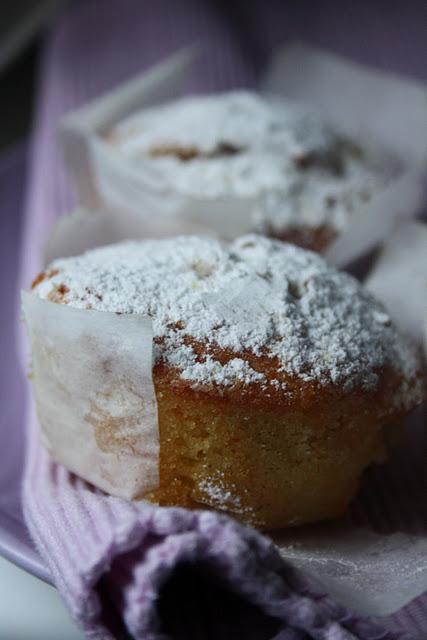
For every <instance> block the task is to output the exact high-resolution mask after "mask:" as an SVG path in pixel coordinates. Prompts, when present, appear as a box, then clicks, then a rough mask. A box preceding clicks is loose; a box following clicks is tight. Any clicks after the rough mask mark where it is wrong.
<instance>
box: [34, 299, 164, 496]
mask: <svg viewBox="0 0 427 640" xmlns="http://www.w3.org/2000/svg"><path fill="white" fill-rule="evenodd" d="M22 305H23V310H24V314H25V321H26V324H27V327H28V331H29V335H30V339H31V348H32V378H33V380H32V382H33V388H34V392H35V393H34V395H35V398H36V405H37V413H38V417H39V420H40V425H41V426H42V434H43V440H44V444H45V445H46V446H47V448H48V449H49V450H50V451H51V453H52V455H53V457H54V459H55V460H56V461H57V462H60V463H62V464H64V465H65V466H66V467H67V468H68V469H70V470H71V471H74V472H75V473H77V474H78V475H79V476H82V477H83V478H84V479H85V480H88V481H89V482H91V483H93V484H94V485H96V486H98V487H100V488H101V489H104V490H105V491H107V492H108V493H112V494H114V495H118V496H120V497H122V498H127V499H131V498H136V497H138V496H139V497H141V496H142V495H143V494H144V493H146V492H147V491H150V490H152V489H155V488H157V487H158V482H159V474H158V467H159V465H158V460H159V432H158V421H157V403H156V397H155V393H154V386H153V381H152V375H151V371H152V327H151V321H150V320H149V318H145V317H142V316H138V315H118V314H115V313H103V312H99V311H93V310H86V309H83V310H82V309H74V308H72V307H69V306H68V305H65V304H55V303H53V302H48V301H46V300H41V299H40V298H39V297H38V296H36V295H34V294H31V293H26V292H23V293H22Z"/></svg>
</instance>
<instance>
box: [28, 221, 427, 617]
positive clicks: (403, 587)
mask: <svg viewBox="0 0 427 640" xmlns="http://www.w3.org/2000/svg"><path fill="white" fill-rule="evenodd" d="M128 229H129V228H128V227H126V229H124V227H123V226H122V225H119V227H117V226H115V224H114V217H113V218H109V217H108V216H103V215H100V214H97V213H93V212H92V213H87V212H84V211H76V212H74V213H73V214H72V215H70V216H66V217H64V218H62V219H60V220H59V222H58V224H57V225H56V227H55V229H54V230H53V232H52V234H51V237H50V239H49V242H48V253H49V260H51V259H54V258H56V257H60V256H65V255H75V254H77V253H79V252H80V251H81V250H84V249H89V248H91V247H93V246H98V245H99V244H102V241H104V242H116V241H119V240H121V239H122V237H123V234H124V235H125V236H126V231H127V230H128ZM425 231H426V226H425V225H422V224H420V223H405V224H404V225H402V226H401V227H400V228H399V229H398V230H397V231H396V233H395V235H393V236H392V237H391V238H390V240H389V242H388V243H387V244H386V245H385V248H384V251H383V254H382V258H381V259H380V260H379V262H378V265H377V266H376V267H375V269H374V271H373V273H372V275H371V277H370V278H369V279H368V282H369V286H370V287H371V288H372V289H374V290H375V293H376V294H377V296H378V297H380V298H381V297H382V298H383V299H384V301H385V303H386V304H387V303H389V302H390V298H389V294H388V292H393V288H394V287H395V285H396V282H397V280H396V278H397V277H398V276H397V272H398V273H399V274H400V270H401V269H403V272H404V269H405V261H406V260H408V259H409V258H410V264H411V265H412V267H410V268H409V270H408V271H407V276H406V278H404V279H403V280H399V284H398V286H397V289H398V292H399V300H398V304H397V318H398V322H399V323H400V325H401V327H402V329H403V330H405V331H406V332H409V333H411V334H412V335H414V336H418V337H419V336H420V335H421V326H422V317H421V315H418V311H417V309H419V308H420V307H418V306H416V305H415V306H414V307H413V312H412V311H410V313H409V315H408V316H406V315H405V313H401V314H400V315H399V313H398V312H399V311H400V310H401V309H405V308H409V307H411V305H412V303H413V301H414V299H421V294H422V292H424V288H423V287H424V286H425V284H426V282H425V280H426V278H425V276H426V277H427V271H426V269H425V259H426V252H425V244H424V242H425V237H426V236H425ZM399 277H400V276H399ZM416 283H417V284H416ZM258 284H259V289H258V295H256V296H255V297H253V298H251V299H248V298H247V295H246V293H245V290H244V289H242V288H241V287H239V286H236V287H233V288H230V290H227V291H223V292H221V293H220V294H219V295H217V294H213V295H212V296H211V298H210V301H211V303H212V305H213V306H215V305H217V304H218V305H221V313H223V311H224V309H225V308H226V309H227V310H228V312H229V313H230V315H231V317H233V313H234V312H233V308H234V307H235V306H236V305H244V306H245V309H246V310H247V313H248V314H254V315H256V314H257V313H262V309H263V300H264V298H265V296H266V295H268V289H266V288H265V287H264V286H263V282H262V281H261V282H260V283H258ZM409 284H410V286H409ZM207 295H208V294H207ZM208 297H209V296H208ZM27 300H28V301H29V303H30V304H31V305H33V306H34V308H35V309H36V311H35V312H34V313H33V312H32V311H31V315H30V313H29V312H28V311H27V307H28V304H27ZM24 304H25V305H26V315H27V317H30V318H31V322H34V323H35V327H36V330H37V331H38V332H39V333H40V332H41V340H42V343H43V342H46V343H47V342H48V337H49V338H52V336H53V338H52V339H54V340H55V341H56V342H59V344H60V348H62V353H63V357H64V358H69V354H70V353H72V351H70V349H65V347H64V331H65V335H66V336H67V335H68V333H69V334H70V339H71V340H74V339H75V338H76V337H78V336H79V335H80V334H81V330H82V328H83V327H84V328H85V329H86V328H87V329H88V331H89V334H90V335H92V336H93V337H94V339H98V338H99V335H100V333H101V338H102V341H103V342H102V349H105V347H104V338H103V336H102V334H103V333H104V332H103V331H101V332H100V326H101V325H100V324H99V322H98V319H97V318H98V317H102V316H106V317H108V318H110V319H109V320H106V323H107V325H108V326H110V323H111V331H112V336H114V338H115V339H117V338H118V336H120V340H121V339H122V337H123V336H124V335H127V339H126V340H127V342H126V345H124V346H123V349H126V348H127V345H128V346H129V350H130V351H131V354H130V355H131V356H132V355H133V356H134V357H135V358H137V359H138V366H139V369H138V370H136V371H135V379H138V380H139V379H141V380H147V379H148V378H150V380H149V384H150V386H149V389H148V391H147V397H148V395H149V392H151V391H152V382H151V377H150V376H151V359H149V356H148V353H147V350H148V349H149V346H148V335H146V336H145V338H142V335H141V330H142V329H143V323H144V319H143V318H139V317H137V316H117V315H116V314H108V313H106V314H103V313H99V312H94V311H90V312H89V311H78V310H73V309H70V308H66V307H65V306H64V305H56V304H53V303H48V302H45V301H41V300H39V299H38V298H36V296H33V295H31V294H24ZM52 307H53V308H54V309H52V314H53V315H52V314H51V313H50V312H49V313H48V318H46V319H45V317H44V314H45V311H44V310H45V308H49V309H50V308H52ZM391 310H392V312H393V311H394V309H393V305H392V308H391ZM57 313H58V314H67V315H66V316H65V315H61V317H59V316H58V315H57ZM70 313H71V314H73V315H74V314H78V316H79V320H78V321H77V319H76V321H75V323H74V321H73V324H72V325H71V326H70V328H69V329H68V328H67V325H68V322H69V318H70V317H71V315H69V314H70ZM412 313H413V316H412ZM392 315H393V313H392ZM89 317H90V318H92V319H93V323H91V324H90V326H88V322H90V321H88V318H89ZM33 318H35V320H33ZM76 318H77V316H76ZM132 318H133V319H134V324H132ZM399 318H400V320H399ZM408 318H411V320H410V321H409V324H408V323H407V321H408ZM27 322H28V320H27ZM122 323H126V326H125V324H122ZM128 323H129V324H128ZM141 323H142V324H141ZM29 324H30V323H29ZM74 324H76V329H77V330H76V331H75V330H74ZM64 327H65V328H64ZM411 327H413V330H412V329H411ZM30 330H31V333H33V329H32V327H31V325H30ZM55 336H56V338H55ZM146 339H147V342H145V340H146ZM105 340H106V341H107V346H106V351H107V353H110V349H111V343H108V338H105ZM141 340H143V341H144V344H142V343H141ZM61 345H62V346H61ZM121 349H122V347H120V349H119V351H120V350H121ZM138 350H139V351H138ZM81 351H82V350H81V347H80V349H79V353H80V352H81ZM114 353H116V348H115V347H114ZM139 353H141V355H139ZM144 354H145V355H144ZM127 356H128V351H126V352H125V355H124V356H123V357H126V359H127ZM82 357H83V360H80V362H79V364H78V365H77V364H76V369H75V376H80V378H77V377H76V378H75V384H76V387H78V390H79V391H78V392H79V394H80V395H81V393H82V390H84V391H83V392H84V394H85V395H86V390H85V389H86V377H87V378H88V384H89V387H88V388H89V389H90V388H91V387H92V388H93V387H94V384H93V381H92V379H91V375H90V374H89V372H88V373H87V376H86V374H84V377H82V375H81V374H82V371H83V369H84V362H85V360H84V359H85V358H88V359H89V358H90V357H91V354H90V353H86V355H85V354H84V353H83V355H82ZM143 358H145V359H143ZM65 362H66V363H67V366H68V360H65ZM128 362H130V360H129V361H128ZM42 364H43V363H42ZM43 366H44V364H43ZM91 366H92V365H91ZM95 366H96V363H95ZM89 369H90V367H88V370H89ZM126 370H128V368H127V369H126ZM34 372H35V378H34V384H36V385H37V384H38V383H37V377H38V376H37V367H36V364H34ZM71 373H72V374H73V372H71ZM62 374H63V376H64V380H63V382H64V385H65V383H67V385H68V386H69V369H67V370H64V371H63V372H62ZM45 375H46V377H47V376H49V379H46V380H45V381H44V382H43V381H42V383H41V384H42V386H41V387H38V388H36V393H37V395H39V396H40V397H45V396H47V397H49V392H50V389H49V385H50V384H51V382H50V377H51V372H50V370H49V371H48V370H46V369H45ZM73 375H74V374H73ZM57 376H58V381H59V382H60V381H61V377H60V376H59V373H58V372H57ZM55 393H56V391H55ZM54 395H55V394H54ZM143 395H145V391H144V394H143ZM131 400H132V399H131ZM83 401H84V402H85V403H86V406H87V404H88V398H83ZM64 402H65V400H64ZM43 404H44V402H43ZM53 404H54V403H53V400H47V401H46V405H47V410H48V411H50V410H52V412H53V413H52V415H53V416H56V415H57V419H56V418H54V420H53V421H52V422H51V425H50V428H49V434H51V435H50V436H49V437H48V438H47V440H48V444H49V442H51V443H54V444H55V446H60V448H61V450H62V451H63V452H64V456H65V455H66V454H67V452H68V447H66V446H65V444H66V436H65V435H64V434H62V435H61V434H59V436H58V435H57V434H56V431H57V430H58V426H60V425H63V426H64V429H66V428H67V426H68V424H66V423H64V422H63V418H62V416H63V413H64V409H63V407H62V406H61V405H60V404H58V405H57V406H52V405H53ZM80 404H81V401H80V400H79V403H76V407H75V410H76V416H71V425H70V433H69V436H68V437H69V438H70V440H72V443H71V444H70V446H69V452H70V453H69V455H70V456H71V457H72V456H76V458H77V456H78V457H79V459H78V464H77V465H76V466H73V464H72V460H71V462H70V461H69V460H70V458H69V457H63V458H62V457H61V458H59V457H58V460H59V461H60V462H63V463H64V464H65V465H66V466H69V467H70V468H74V469H75V470H76V471H77V473H78V474H79V475H82V476H83V477H85V478H86V479H88V480H90V481H92V482H93V483H94V484H97V485H98V486H99V477H98V475H97V476H96V477H94V476H93V475H90V474H91V473H93V469H92V466H91V465H92V462H91V460H90V456H91V455H95V456H96V457H98V456H101V455H104V454H102V453H101V452H99V451H98V450H97V445H96V443H94V436H93V429H92V427H90V426H89V425H84V423H83V426H82V425H81V424H80V425H79V424H77V421H82V415H83V414H84V413H85V412H84V411H81V412H80V413H79V412H78V407H79V406H80ZM129 406H130V408H131V410H132V408H133V405H132V403H131V402H130V403H129ZM39 411H40V409H39ZM139 411H140V409H139V408H138V416H140V413H139ZM68 414H69V407H68V408H66V410H65V414H64V415H65V416H67V415H68ZM40 417H41V419H42V414H40ZM74 417H76V418H77V419H76V420H75V422H74ZM83 417H84V415H83ZM424 418H425V413H423V411H422V410H421V411H419V412H418V414H417V415H415V416H413V417H412V418H411V421H412V428H414V427H422V426H423V422H422V421H423V420H424ZM149 419H150V420H153V421H154V420H156V416H155V415H154V414H151V415H150V416H149ZM146 428H147V427H146ZM150 429H151V431H150V430H149V437H148V439H147V440H146V442H148V443H150V442H151V443H152V444H151V447H152V453H153V455H152V456H151V457H150V458H149V459H147V460H143V461H141V460H140V459H139V456H138V460H137V461H136V462H135V461H134V460H133V462H134V463H135V465H138V464H139V465H140V466H139V470H138V471H135V476H132V478H131V481H130V483H129V487H130V489H131V490H132V481H133V479H134V478H135V477H137V478H139V480H141V474H142V473H144V471H143V469H144V465H145V464H147V468H148V471H147V474H148V475H150V473H151V474H152V477H153V480H154V477H155V467H156V463H155V459H156V456H155V455H154V452H156V454H157V452H158V428H157V422H156V426H155V427H154V426H153V423H150ZM55 437H58V438H59V445H57V443H56V441H54V440H53V438H55ZM82 437H83V438H85V440H82V439H81V438H82ZM50 438H52V439H50ZM150 438H151V440H150ZM82 441H84V442H87V445H88V449H87V451H86V453H84V456H83V457H84V460H85V467H86V466H87V468H88V473H87V474H86V475H85V474H84V473H82V471H81V461H80V457H82V447H81V442H82ZM73 447H74V450H73ZM144 448H145V444H144ZM105 460H107V461H108V463H110V459H109V458H108V456H107V458H105ZM129 460H130V462H132V457H130V458H129ZM121 461H122V462H123V467H124V468H122V467H119V466H117V467H114V469H113V473H114V474H117V476H116V477H117V478H122V477H123V473H125V474H126V473H130V470H129V469H127V468H126V465H127V462H126V463H125V462H124V458H123V459H122V460H121ZM119 463H120V460H114V464H119ZM135 469H137V467H136V466H135ZM120 484H122V480H120ZM153 484H154V483H153ZM105 488H106V490H107V491H110V492H111V493H114V494H118V491H117V487H116V486H111V487H110V488H109V487H107V486H106V485H105ZM134 489H135V487H134ZM143 490H144V491H145V490H147V486H144V489H143ZM136 491H138V489H136ZM122 495H124V494H122ZM124 497H132V495H131V494H130V493H129V494H128V495H126V496H124ZM273 540H274V542H275V544H276V545H277V546H278V548H279V551H280V553H281V554H282V556H283V557H284V558H286V559H287V560H289V561H290V562H291V563H292V564H294V565H295V566H296V567H297V568H299V569H301V571H302V572H303V573H305V574H306V575H307V576H308V577H309V578H310V579H311V580H312V581H313V584H314V586H315V587H316V588H317V589H318V590H320V591H325V592H328V593H329V594H331V596H333V597H334V598H335V599H336V600H337V601H339V602H341V603H342V604H344V605H346V606H348V607H350V608H351V609H352V610H355V611H358V612H359V613H361V614H364V615H387V614H390V613H393V612H394V611H396V610H398V609H399V608H401V607H403V606H404V605H405V604H407V603H408V602H409V601H410V600H412V599H413V598H415V597H417V596H418V595H420V594H421V593H423V592H424V591H425V590H426V589H427V536H425V535H411V534H408V533H404V532H399V533H396V534H379V533H375V532H373V531H371V530H367V529H360V528H358V527H355V526H351V525H345V524H344V523H337V524H333V525H314V526H312V527H306V528H304V529H303V530H301V529H299V530H292V529H291V530H287V531H284V532H277V533H276V534H274V535H273Z"/></svg>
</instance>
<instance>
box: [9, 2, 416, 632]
mask: <svg viewBox="0 0 427 640" xmlns="http://www.w3.org/2000/svg"><path fill="white" fill-rule="evenodd" d="M177 6H178V3H176V2H174V1H173V0H157V1H156V2H155V3H154V2H145V1H144V2H140V1H136V0H121V1H119V0H89V1H86V2H85V3H82V4H81V5H76V6H74V7H72V8H71V9H70V10H69V11H68V13H67V14H66V15H65V16H63V17H62V18H61V19H60V20H59V21H58V23H57V24H56V25H55V28H54V29H53V30H52V32H51V34H50V35H49V37H48V40H47V44H46V49H45V55H44V61H43V66H42V75H41V89H40V99H39V105H38V112H37V117H36V123H35V131H34V144H33V151H32V156H31V161H30V179H29V185H28V192H27V206H26V219H25V234H24V240H23V251H22V258H23V265H22V281H23V284H24V286H27V285H28V283H29V281H30V279H31V277H32V276H33V275H34V273H35V272H36V270H37V267H38V266H39V264H40V253H41V248H42V245H43V242H44V239H45V238H46V234H47V231H48V228H49V227H50V225H51V224H52V223H53V222H54V220H55V219H56V217H57V216H58V215H59V214H61V213H63V212H65V211H66V210H67V209H68V208H69V206H70V204H71V202H72V197H71V194H70V190H69V184H68V180H67V176H66V172H65V170H64V167H63V164H62V159H61V157H60V154H59V152H58V149H57V146H56V140H55V127H56V124H57V121H58V118H59V117H60V116H61V115H62V114H63V113H65V112H66V111H67V110H69V109H71V108H74V107H76V106H78V105H79V104H81V103H83V102H84V101H86V100H87V99H89V98H91V97H93V96H94V95H97V94H98V93H100V92H102V91H103V90H105V89H107V88H108V87H109V86H112V85H114V84H115V83H117V82H118V81H120V80H122V79H125V78H126V77H128V76H130V75H131V74H133V73H135V72H138V71H141V70H142V69H143V68H146V67H147V66H149V65H150V64H152V63H153V62H155V61H157V60H158V59H160V58H161V57H163V56H165V55H167V54H169V53H172V52H173V51H174V50H176V49H177V48H178V47H180V46H183V45H185V44H189V43H191V42H192V41H194V40H195V39H200V38H202V39H203V40H204V42H205V46H206V53H205V55H204V56H203V58H202V59H201V60H200V62H199V64H198V66H197V68H196V70H195V74H194V77H193V79H192V82H191V83H190V86H189V89H195V88H197V89H198V90H202V91H207V90H212V89H226V88H229V87H233V86H238V85H246V86H248V85H249V86H250V85H251V84H253V83H254V80H255V72H256V69H257V64H256V62H255V61H254V60H253V59H252V58H251V56H252V54H251V53H250V52H251V51H252V49H251V48H250V46H249V45H250V44H251V42H252V43H253V42H254V38H251V37H250V33H251V31H250V29H249V27H250V25H248V24H246V27H247V30H246V32H245V33H246V36H245V37H242V38H240V39H239V38H237V37H236V31H235V29H236V27H235V24H234V23H233V22H231V26H230V23H227V22H225V21H224V20H223V16H222V14H221V11H220V9H219V8H218V7H220V6H223V5H222V3H218V7H217V8H216V9H212V8H210V6H209V5H208V4H203V3H201V2H200V1H199V0H182V1H181V2H180V3H179V9H177ZM251 11H252V10H251ZM248 15H249V14H248ZM250 15H251V16H252V13H251V14H250ZM270 27H272V24H270ZM272 32H274V29H273V28H272ZM256 35H257V37H258V34H256ZM28 427H29V455H28V460H27V465H26V473H25V482H24V493H23V502H24V510H25V516H26V520H27V523H28V526H29V529H30V532H31V534H32V537H33V539H34V541H35V542H36V544H37V547H38V548H39V550H40V553H41V554H42V555H43V557H44V559H45V560H46V562H47V564H48V566H49V569H50V571H51V573H52V576H53V578H54V581H55V583H56V585H57V586H58V588H59V590H60V591H61V593H62V595H63V597H64V598H65V600H66V602H67V603H68V605H69V607H70V610H71V612H72V614H73V616H74V618H75V619H76V620H77V622H78V623H79V624H80V625H81V626H82V628H84V630H85V632H86V635H87V637H89V638H104V639H108V638H112V637H122V635H123V634H124V633H125V630H126V629H127V631H128V632H130V633H131V634H132V635H133V636H134V637H136V638H144V639H145V640H147V639H149V638H160V637H166V633H167V631H168V625H169V627H170V629H172V627H173V626H174V625H175V626H176V628H177V629H178V631H176V634H177V635H176V637H182V638H184V637H185V638H186V639H187V640H189V638H191V637H194V638H222V639H223V640H225V638H236V637H242V638H245V639H247V640H249V639H250V638H254V639H255V638H257V639H258V640H261V638H267V637H272V636H274V635H275V634H280V635H278V636H277V639H279V638H280V640H291V639H292V640H297V639H301V640H302V639H303V638H305V639H306V638H318V639H322V640H344V639H347V638H348V639H349V638H353V637H356V638H360V639H364V638H366V639H369V638H372V639H373V638H376V639H377V640H380V639H381V638H383V639H385V638H390V639H391V638H396V637H397V636H398V634H397V632H396V634H395V633H393V632H391V631H390V632H385V631H381V629H379V628H378V627H376V626H375V625H374V624H373V623H372V622H367V621H362V620H359V619H357V618H355V617H354V616H352V615H351V614H349V613H348V612H345V611H344V610H343V609H342V608H340V607H339V606H337V605H334V604H333V603H331V602H330V601H329V600H327V599H326V598H320V597H318V598H317V597H313V596H309V595H308V594H306V593H304V592H302V591H301V588H300V587H299V585H298V582H297V581H296V580H295V576H294V575H293V574H292V572H291V570H290V569H289V567H287V566H286V565H285V564H284V563H283V562H282V561H281V560H280V559H279V558H278V556H277V554H276V552H275V550H274V549H273V547H272V546H271V544H270V543H269V542H268V540H267V539H266V538H264V537H262V536H260V535H259V534H257V533H255V532H253V531H251V530H248V529H245V528H243V527H240V526H239V525H237V524H236V523H234V522H233V521H231V520H229V519H227V518H224V517H221V516H219V515H215V514H213V513H203V512H187V511H184V510H178V509H173V510H172V509H169V510H168V509H161V508H156V507H153V506H149V505H144V504H141V503H140V504H129V503H126V502H124V501H122V500H119V499H116V498H111V497H107V496H105V495H103V494H102V493H101V492H99V491H95V490H94V489H92V488H91V487H89V485H87V484H86V483H84V482H83V481H81V480H79V479H76V478H75V477H74V476H72V475H71V474H69V473H68V472H67V471H66V470H65V469H63V468H62V467H60V466H58V465H55V464H53V463H52V461H51V460H50V459H49V457H48V455H47V454H46V452H45V451H44V450H43V449H42V448H41V447H40V446H39V444H38V440H37V430H38V427H37V422H36V418H35V415H34V410H33V407H32V406H30V408H29V415H28ZM188 563H193V564H194V567H195V568H194V569H193V573H191V572H190V570H189V569H188ZM178 566H180V567H181V569H180V570H178V571H177V567H178ZM186 566H187V569H186V568H185V567H186ZM182 567H183V568H182ZM180 576H181V577H180ZM218 584H219V585H222V587H223V588H222V589H221V588H220V586H218ZM162 585H163V586H162ZM227 587H228V591H230V593H228V595H227ZM160 593H161V594H162V595H161V597H160V598H159V594H160ZM231 593H234V595H231ZM236 594H237V595H236ZM237 596H240V597H239V598H238V597H237ZM190 597H191V598H194V600H195V606H194V607H193V609H191V608H190V606H189V599H190ZM214 597H215V598H217V599H218V602H217V603H216V606H213V605H212V603H209V602H207V603H206V600H209V598H214ZM244 601H247V602H248V603H252V604H254V605H257V607H258V610H259V611H258V613H256V612H255V611H254V610H253V609H251V608H250V607H249V606H248V605H245V604H244ZM197 608H200V611H199V614H198V615H195V611H196V610H197ZM260 612H263V613H264V614H265V615H262V614H261V613H260ZM417 615H418V614H417ZM203 616H205V617H206V619H205V620H204V619H203ZM233 616H234V621H233ZM238 616H240V620H238V619H237V617H238ZM266 616H269V618H267V617H266ZM222 618H224V619H227V625H226V624H225V621H224V620H223V621H222V620H221V619H222ZM272 618H274V620H273V619H272ZM395 624H397V620H396V621H395ZM197 625H198V626H197ZM233 625H234V627H233ZM420 625H421V623H420ZM420 625H418V624H417V623H416V622H415V623H414V624H413V629H417V626H418V628H419V629H421V626H420ZM191 626H192V629H191V630H190V627H191ZM221 627H222V628H221ZM226 627H228V630H227V628H226ZM233 628H234V631H233ZM170 629H169V630H170ZM179 629H181V631H179ZM161 632H163V634H164V635H163V636H161V635H160V634H161ZM351 633H353V634H354V635H351ZM179 634H181V635H179ZM267 634H269V635H267Z"/></svg>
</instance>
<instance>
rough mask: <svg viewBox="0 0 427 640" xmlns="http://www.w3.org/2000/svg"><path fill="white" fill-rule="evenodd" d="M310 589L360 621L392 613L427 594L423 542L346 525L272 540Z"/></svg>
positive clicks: (426, 557) (426, 550) (426, 544)
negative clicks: (360, 617) (305, 578)
mask: <svg viewBox="0 0 427 640" xmlns="http://www.w3.org/2000/svg"><path fill="white" fill-rule="evenodd" d="M273 539H274V541H275V543H276V544H277V546H278V547H279V550H280V553H281V555H282V556H283V557H284V558H285V559H286V560H289V561H290V562H292V564H293V565H294V566H296V567H297V568H299V569H301V570H302V571H303V572H304V573H305V574H306V575H308V576H309V577H311V579H312V580H313V585H314V586H315V587H316V586H317V588H318V589H319V588H320V590H321V591H322V590H324V591H326V592H327V593H328V594H329V595H331V596H332V597H333V598H335V599H336V600H337V601H338V602H340V603H341V604H343V605H345V606H346V607H349V608H350V609H351V610H353V611H357V612H359V613H361V614H363V615H375V616H382V615H388V614H391V613H394V612H395V611H397V610H398V609H400V608H401V607H403V606H405V605H406V604H407V603H408V602H410V601H411V600H413V599H414V598H416V597H417V596H419V595H420V594H422V593H423V592H424V591H425V590H426V589H427V538H426V536H416V535H410V534H407V533H395V534H389V535H386V534H379V533H374V532H373V531H368V530H366V529H359V528H357V527H350V526H348V527H346V526H344V525H340V524H338V525H331V526H313V527H311V528H309V529H308V528H307V529H305V530H304V531H301V530H300V531H297V532H294V533H293V532H292V531H289V532H284V533H283V534H281V535H277V536H273Z"/></svg>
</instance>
